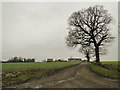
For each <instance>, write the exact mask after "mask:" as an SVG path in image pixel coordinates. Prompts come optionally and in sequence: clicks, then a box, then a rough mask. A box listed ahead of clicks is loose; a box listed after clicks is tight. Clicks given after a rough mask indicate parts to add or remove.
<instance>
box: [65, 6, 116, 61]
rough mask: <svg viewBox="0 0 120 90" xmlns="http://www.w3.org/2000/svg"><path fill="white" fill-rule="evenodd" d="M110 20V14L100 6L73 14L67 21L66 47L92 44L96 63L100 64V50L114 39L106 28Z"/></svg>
mask: <svg viewBox="0 0 120 90" xmlns="http://www.w3.org/2000/svg"><path fill="white" fill-rule="evenodd" d="M112 20H113V18H112V16H111V15H110V13H108V11H107V10H106V9H104V7H103V6H100V5H95V6H93V7H89V8H87V9H82V10H80V11H76V12H74V13H73V14H72V15H71V16H70V17H69V19H68V25H69V27H68V29H69V33H68V36H67V38H66V43H67V45H68V46H70V47H76V46H77V45H81V46H90V45H91V44H92V45H93V46H94V52H95V56H96V62H100V55H99V54H100V53H99V52H100V48H101V47H102V46H105V45H107V44H108V43H109V42H111V41H112V40H113V39H114V37H112V36H111V34H110V32H109V31H110V29H109V27H108V25H109V24H110V23H111V22H112Z"/></svg>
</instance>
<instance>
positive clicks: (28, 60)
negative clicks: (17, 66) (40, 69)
mask: <svg viewBox="0 0 120 90" xmlns="http://www.w3.org/2000/svg"><path fill="white" fill-rule="evenodd" d="M9 62H35V59H34V58H22V57H13V58H11V59H9V60H8V61H2V63H9Z"/></svg>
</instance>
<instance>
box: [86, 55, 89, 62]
mask: <svg viewBox="0 0 120 90" xmlns="http://www.w3.org/2000/svg"><path fill="white" fill-rule="evenodd" d="M86 58H87V61H88V62H90V57H89V54H87V55H86Z"/></svg>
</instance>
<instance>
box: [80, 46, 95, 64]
mask: <svg viewBox="0 0 120 90" xmlns="http://www.w3.org/2000/svg"><path fill="white" fill-rule="evenodd" d="M79 52H81V53H83V54H84V55H85V57H86V59H87V61H88V62H90V58H91V56H94V55H95V53H94V48H93V47H92V46H81V47H80V49H79Z"/></svg>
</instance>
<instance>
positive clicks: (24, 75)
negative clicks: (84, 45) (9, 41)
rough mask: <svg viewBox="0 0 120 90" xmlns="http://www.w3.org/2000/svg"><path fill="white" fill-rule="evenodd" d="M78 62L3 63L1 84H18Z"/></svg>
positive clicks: (4, 85)
mask: <svg viewBox="0 0 120 90" xmlns="http://www.w3.org/2000/svg"><path fill="white" fill-rule="evenodd" d="M79 63H80V62H43V63H3V64H2V85H3V87H6V86H9V85H15V84H20V83H23V82H27V81H28V80H31V79H36V78H40V77H43V76H47V75H50V74H51V73H53V72H55V71H57V70H59V69H62V68H65V67H69V66H73V65H76V64H79Z"/></svg>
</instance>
